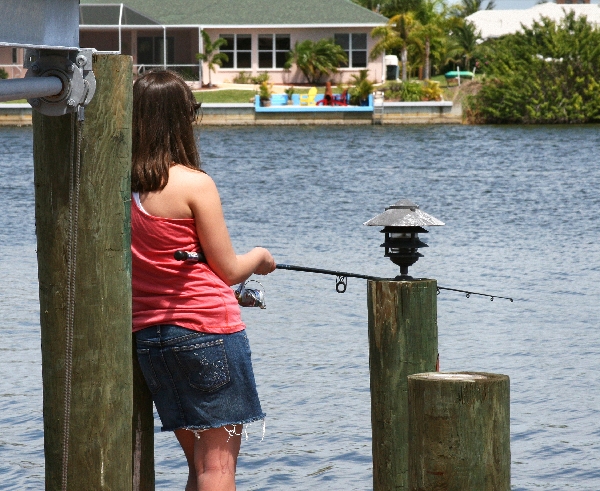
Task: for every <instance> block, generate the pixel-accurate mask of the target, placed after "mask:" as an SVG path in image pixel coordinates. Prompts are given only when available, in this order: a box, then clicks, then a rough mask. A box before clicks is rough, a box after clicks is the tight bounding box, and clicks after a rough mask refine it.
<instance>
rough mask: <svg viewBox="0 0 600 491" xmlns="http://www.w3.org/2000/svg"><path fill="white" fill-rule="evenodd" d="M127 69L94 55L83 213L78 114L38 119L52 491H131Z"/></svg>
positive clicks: (122, 59) (112, 58)
mask: <svg viewBox="0 0 600 491" xmlns="http://www.w3.org/2000/svg"><path fill="white" fill-rule="evenodd" d="M131 63H132V61H131V58H130V57H128V56H118V55H95V56H94V59H93V68H94V74H95V77H96V80H97V89H96V93H95V95H94V98H93V100H92V102H91V103H90V105H89V106H88V107H87V108H86V110H85V123H84V125H83V133H82V140H81V153H80V155H81V159H80V163H81V166H80V182H81V185H80V192H79V195H80V198H79V207H78V212H77V210H75V212H74V209H73V208H71V207H70V197H71V202H72V201H73V199H74V198H75V196H76V194H77V193H76V192H75V185H74V183H75V181H76V172H75V171H71V169H72V168H73V169H74V168H76V165H75V164H76V161H77V151H76V148H77V141H78V137H77V136H78V133H77V127H78V124H79V123H78V122H77V118H76V116H74V115H66V116H61V117H46V116H43V115H40V114H38V113H34V117H33V138H34V167H35V216H36V233H37V243H38V245H37V251H38V276H39V286H40V317H41V335H42V376H43V388H44V452H45V458H46V489H47V490H52V491H54V490H60V489H68V490H72V491H81V490H83V489H94V490H109V489H110V490H119V491H127V490H131V489H132V434H133V432H132V418H133V392H132V357H131V355H132V344H131V252H130V166H131V107H132V89H131V87H132V65H131ZM70 190H71V192H70ZM71 224H76V228H71ZM75 236H77V247H76V248H75V249H72V250H71V251H70V249H69V240H70V238H71V241H72V240H73V238H74V237H75ZM69 257H71V259H72V260H71V261H69ZM69 263H70V264H71V269H69ZM73 267H74V268H75V269H74V270H73V269H72V268H73ZM69 270H70V271H71V272H73V271H74V278H75V281H74V283H71V285H74V289H73V287H69V278H68V271H69ZM69 291H71V292H74V295H72V298H73V299H74V311H73V316H72V319H73V321H72V326H73V328H72V337H71V340H72V343H71V344H72V352H71V353H70V354H69V353H68V351H67V349H66V347H67V346H69V344H70V342H69V336H70V335H69V332H70V331H69V329H68V326H69V322H68V321H67V320H66V318H67V314H68V312H69ZM70 360H71V361H72V368H71V370H70V371H69V370H68V367H69V363H70ZM68 373H71V374H72V377H71V381H70V384H68V383H66V381H68ZM69 393H70V398H71V400H70V404H68V400H67V399H68V397H67V394H69ZM65 407H68V408H70V409H67V410H65ZM134 438H135V437H134ZM66 442H68V445H66V450H67V451H68V452H65V451H64V450H65V445H64V444H65V443H66ZM65 468H66V469H68V472H67V473H66V474H65V472H64V469H65Z"/></svg>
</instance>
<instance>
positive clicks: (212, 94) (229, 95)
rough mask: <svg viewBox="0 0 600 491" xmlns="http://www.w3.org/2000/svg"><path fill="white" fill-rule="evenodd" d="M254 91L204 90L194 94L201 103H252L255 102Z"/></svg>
mask: <svg viewBox="0 0 600 491" xmlns="http://www.w3.org/2000/svg"><path fill="white" fill-rule="evenodd" d="M255 94H256V92H255V91H254V90H235V89H226V90H203V91H200V92H194V95H195V96H196V100H197V101H199V102H236V103H240V102H251V99H252V101H254V95H255Z"/></svg>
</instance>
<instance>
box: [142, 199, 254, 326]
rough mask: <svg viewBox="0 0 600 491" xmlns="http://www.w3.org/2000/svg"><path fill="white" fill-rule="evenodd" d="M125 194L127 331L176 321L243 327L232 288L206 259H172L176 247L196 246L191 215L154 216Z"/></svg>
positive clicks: (195, 249)
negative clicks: (128, 259)
mask: <svg viewBox="0 0 600 491" xmlns="http://www.w3.org/2000/svg"><path fill="white" fill-rule="evenodd" d="M135 198H136V196H132V199H131V262H132V294H133V331H134V332H135V331H139V330H140V329H144V328H145V327H149V326H153V325H157V324H176V325H178V326H181V327H186V328H188V329H192V330H194V331H201V332H207V333H213V334H230V333H233V332H237V331H241V330H243V329H244V328H245V325H244V323H243V322H242V318H241V315H240V307H239V305H238V303H237V300H236V298H235V295H234V293H233V290H232V289H231V288H230V287H229V286H227V285H226V284H225V282H224V281H223V280H222V279H221V278H219V277H218V276H217V275H216V274H215V273H214V272H213V271H212V270H211V269H210V267H209V266H208V265H207V264H204V263H188V262H185V261H177V260H176V259H175V258H174V257H173V254H174V253H175V251H178V250H182V251H188V252H199V251H200V241H199V240H198V234H197V233H196V223H195V221H194V219H193V218H184V219H173V218H160V217H155V216H152V215H149V214H148V213H146V212H145V211H144V210H143V209H142V208H141V205H140V204H139V203H136V199H135Z"/></svg>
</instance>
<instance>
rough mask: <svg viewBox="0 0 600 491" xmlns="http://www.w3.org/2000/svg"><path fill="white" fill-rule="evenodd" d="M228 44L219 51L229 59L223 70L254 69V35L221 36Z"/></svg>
mask: <svg viewBox="0 0 600 491" xmlns="http://www.w3.org/2000/svg"><path fill="white" fill-rule="evenodd" d="M220 38H221V39H225V40H226V41H227V44H226V45H225V46H221V49H220V50H219V51H220V52H221V53H225V54H226V55H227V56H228V57H229V61H224V62H223V65H222V68H252V35H250V34H221V36H220Z"/></svg>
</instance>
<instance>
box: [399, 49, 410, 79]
mask: <svg viewBox="0 0 600 491" xmlns="http://www.w3.org/2000/svg"><path fill="white" fill-rule="evenodd" d="M400 60H401V61H402V82H406V80H407V70H406V69H407V66H406V65H408V48H406V46H404V47H403V48H402V53H401V55H400Z"/></svg>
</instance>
